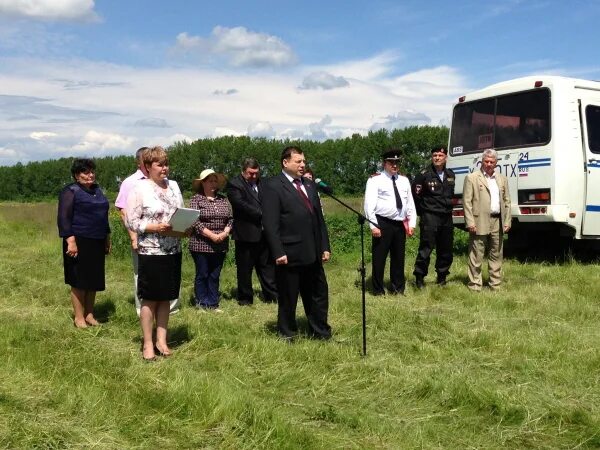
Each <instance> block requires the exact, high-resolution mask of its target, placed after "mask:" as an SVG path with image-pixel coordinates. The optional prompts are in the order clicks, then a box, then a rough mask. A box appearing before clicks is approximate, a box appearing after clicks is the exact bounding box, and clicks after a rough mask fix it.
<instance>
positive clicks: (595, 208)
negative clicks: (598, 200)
mask: <svg viewBox="0 0 600 450" xmlns="http://www.w3.org/2000/svg"><path fill="white" fill-rule="evenodd" d="M585 210H586V211H591V212H600V205H586V206H585Z"/></svg>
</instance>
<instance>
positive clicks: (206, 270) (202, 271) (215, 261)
mask: <svg viewBox="0 0 600 450" xmlns="http://www.w3.org/2000/svg"><path fill="white" fill-rule="evenodd" d="M190 253H191V254H192V258H193V259H194V265H195V266H196V277H195V279H194V292H195V296H196V306H200V307H203V308H217V307H218V306H219V280H220V277H221V268H222V267H223V261H224V260H225V252H219V253H202V252H190Z"/></svg>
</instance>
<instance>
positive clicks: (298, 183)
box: [294, 178, 313, 214]
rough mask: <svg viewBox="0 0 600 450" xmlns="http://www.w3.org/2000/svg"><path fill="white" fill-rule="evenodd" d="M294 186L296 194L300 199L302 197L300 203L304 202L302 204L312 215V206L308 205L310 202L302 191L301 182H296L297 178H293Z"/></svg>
mask: <svg viewBox="0 0 600 450" xmlns="http://www.w3.org/2000/svg"><path fill="white" fill-rule="evenodd" d="M294 185H295V186H296V190H297V191H298V194H300V197H302V201H303V202H304V204H305V205H306V207H307V208H308V210H309V211H310V213H311V214H312V213H313V208H312V205H311V204H310V200H309V199H308V197H307V196H306V194H305V193H304V191H303V190H302V181H300V180H298V179H297V178H294Z"/></svg>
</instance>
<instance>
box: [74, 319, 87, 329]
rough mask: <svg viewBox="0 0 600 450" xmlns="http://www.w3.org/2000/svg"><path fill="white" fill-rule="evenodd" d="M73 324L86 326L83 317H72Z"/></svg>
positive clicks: (77, 326)
mask: <svg viewBox="0 0 600 450" xmlns="http://www.w3.org/2000/svg"><path fill="white" fill-rule="evenodd" d="M73 325H75V327H76V328H87V323H86V322H85V320H83V319H73Z"/></svg>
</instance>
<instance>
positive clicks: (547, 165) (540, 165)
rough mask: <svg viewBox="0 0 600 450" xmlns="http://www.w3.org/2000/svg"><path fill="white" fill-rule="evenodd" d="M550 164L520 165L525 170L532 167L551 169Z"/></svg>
mask: <svg viewBox="0 0 600 450" xmlns="http://www.w3.org/2000/svg"><path fill="white" fill-rule="evenodd" d="M550 165H551V164H550V163H540V164H527V165H523V164H521V163H519V168H521V167H523V168H526V169H527V168H530V167H550Z"/></svg>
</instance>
